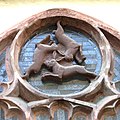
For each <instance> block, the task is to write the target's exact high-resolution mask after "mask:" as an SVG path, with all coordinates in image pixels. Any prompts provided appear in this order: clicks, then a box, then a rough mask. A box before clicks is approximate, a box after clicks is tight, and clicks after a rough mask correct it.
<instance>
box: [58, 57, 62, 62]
mask: <svg viewBox="0 0 120 120" xmlns="http://www.w3.org/2000/svg"><path fill="white" fill-rule="evenodd" d="M63 59H64V57H58V58H57V59H56V61H58V62H59V61H61V60H63Z"/></svg>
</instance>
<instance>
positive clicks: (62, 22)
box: [0, 9, 120, 120]
mask: <svg viewBox="0 0 120 120" xmlns="http://www.w3.org/2000/svg"><path fill="white" fill-rule="evenodd" d="M119 38H120V37H119V33H118V32H116V31H115V30H114V29H113V28H111V27H110V26H108V25H106V24H104V23H102V22H101V21H98V20H96V19H94V18H91V17H89V16H86V15H84V14H81V13H78V12H75V11H72V10H69V9H52V10H47V11H44V12H41V13H39V14H36V15H34V16H32V17H30V18H29V19H27V20H25V21H23V22H21V23H20V24H19V25H18V26H16V27H15V28H13V29H11V30H10V31H8V34H7V35H3V37H2V39H1V44H2V45H3V46H2V45H1V47H0V48H1V49H0V50H1V57H0V60H1V66H0V69H1V70H3V72H2V73H1V77H0V78H1V79H2V82H1V87H2V88H3V90H2V92H1V95H0V100H1V111H2V109H3V111H4V112H5V113H7V112H9V111H8V109H9V106H12V107H10V111H12V112H10V113H9V114H10V115H8V116H14V117H16V116H17V117H16V118H19V119H30V120H32V119H42V118H43V119H46V120H48V119H51V118H53V119H63V118H64V119H65V120H66V119H76V120H77V119H79V118H80V119H84V118H85V119H86V120H87V119H88V117H89V116H90V119H91V120H97V119H100V120H102V119H108V118H109V116H110V115H108V114H109V113H112V116H116V114H118V113H119V107H118V106H119V80H118V79H119V69H118V67H117V65H119V57H120V55H119V52H120V50H119V44H120V43H119ZM6 40H7V42H6ZM8 46H9V47H8ZM5 50H6V55H5V52H4V51H5ZM5 56H6V57H5ZM4 60H5V64H4ZM5 67H6V72H5ZM7 77H8V78H7ZM113 81H114V82H113ZM111 106H112V108H110V107H111ZM108 109H109V110H108ZM112 109H115V110H118V112H117V113H115V112H113V110H112ZM15 110H16V111H15ZM18 113H20V114H18ZM60 115H61V116H63V118H60ZM20 116H22V118H20Z"/></svg>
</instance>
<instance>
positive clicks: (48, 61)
mask: <svg viewBox="0 0 120 120" xmlns="http://www.w3.org/2000/svg"><path fill="white" fill-rule="evenodd" d="M53 34H55V37H56V38H57V43H58V44H56V43H55V42H54V41H53V40H51V39H50V35H48V36H47V37H46V38H45V39H43V40H42V41H41V42H39V43H37V44H36V49H35V52H34V58H33V64H32V65H31V66H30V67H29V68H28V69H27V71H26V73H25V75H23V76H22V78H23V79H28V78H29V76H30V74H31V73H38V72H39V71H40V69H41V66H42V65H43V64H44V65H46V66H47V67H49V68H51V69H52V70H51V72H45V73H43V74H42V81H46V80H49V79H53V80H54V81H56V82H60V81H61V82H62V81H63V78H69V77H71V76H74V75H81V76H84V77H85V78H87V79H86V80H91V79H95V77H96V76H97V75H96V74H95V73H93V72H90V71H88V70H86V69H85V67H84V66H80V65H73V64H72V62H73V61H74V60H76V61H77V62H78V63H79V64H81V63H82V62H84V61H85V59H86V57H85V56H84V55H83V53H82V46H81V45H79V44H78V43H76V42H75V41H74V40H72V39H71V38H70V37H68V36H66V35H65V34H64V30H63V28H62V26H61V25H60V21H58V22H57V30H53ZM53 58H54V59H53Z"/></svg>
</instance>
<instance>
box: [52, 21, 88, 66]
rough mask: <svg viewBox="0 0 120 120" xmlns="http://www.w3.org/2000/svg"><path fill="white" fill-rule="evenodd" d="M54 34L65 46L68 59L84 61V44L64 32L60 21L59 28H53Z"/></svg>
mask: <svg viewBox="0 0 120 120" xmlns="http://www.w3.org/2000/svg"><path fill="white" fill-rule="evenodd" d="M53 34H55V37H56V38H57V40H58V43H59V44H62V45H63V46H64V47H65V49H66V52H65V53H64V54H65V59H66V60H68V61H70V60H73V58H75V59H76V60H77V62H78V63H79V64H81V63H82V62H84V60H85V59H86V57H85V56H84V55H83V54H82V46H81V45H79V44H78V43H77V42H75V41H74V40H73V39H71V38H70V37H68V36H67V35H65V34H64V30H63V28H62V26H61V25H60V21H58V22H57V30H53Z"/></svg>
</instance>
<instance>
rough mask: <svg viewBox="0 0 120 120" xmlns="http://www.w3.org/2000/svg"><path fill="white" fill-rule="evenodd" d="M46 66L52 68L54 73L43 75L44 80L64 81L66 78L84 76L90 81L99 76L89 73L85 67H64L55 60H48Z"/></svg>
mask: <svg viewBox="0 0 120 120" xmlns="http://www.w3.org/2000/svg"><path fill="white" fill-rule="evenodd" d="M44 64H45V65H46V66H47V67H49V68H51V70H52V72H46V73H44V74H43V75H42V80H43V81H44V80H47V79H49V78H52V79H56V80H59V81H62V80H63V79H64V78H68V77H71V76H74V75H82V76H84V77H85V78H87V79H88V80H91V79H95V77H96V76H97V75H96V74H95V73H93V72H90V71H87V70H86V69H85V67H84V66H80V65H70V66H63V65H60V64H59V63H58V62H57V61H56V60H55V59H51V60H49V61H48V60H46V61H45V62H44Z"/></svg>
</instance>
